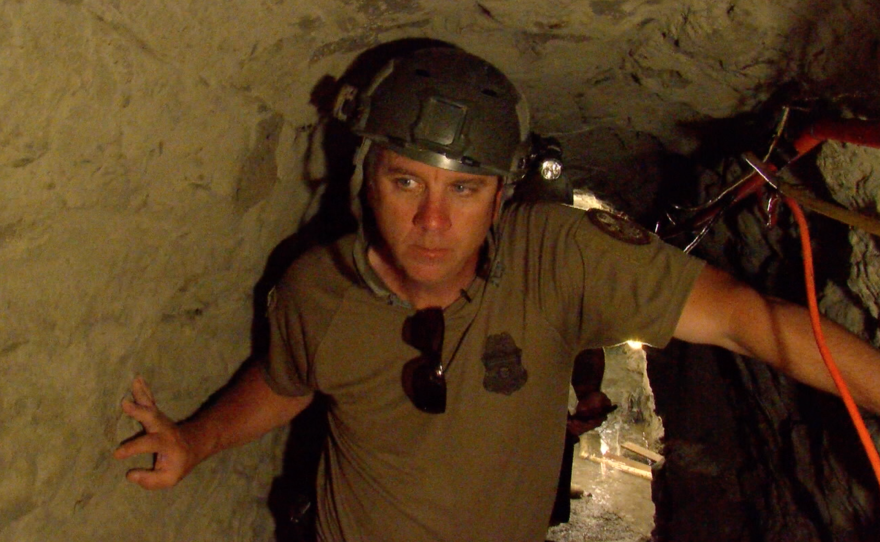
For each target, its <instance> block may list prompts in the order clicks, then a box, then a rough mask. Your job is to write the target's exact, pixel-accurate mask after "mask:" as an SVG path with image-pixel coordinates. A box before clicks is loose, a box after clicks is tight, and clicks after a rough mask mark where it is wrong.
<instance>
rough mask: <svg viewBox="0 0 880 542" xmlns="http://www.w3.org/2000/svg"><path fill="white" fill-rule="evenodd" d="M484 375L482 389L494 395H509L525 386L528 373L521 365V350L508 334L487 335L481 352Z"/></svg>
mask: <svg viewBox="0 0 880 542" xmlns="http://www.w3.org/2000/svg"><path fill="white" fill-rule="evenodd" d="M483 365H484V366H485V367H486V374H485V376H484V377H483V387H484V388H486V389H487V390H489V391H491V392H495V393H503V394H504V395H510V394H511V393H513V392H515V391H516V390H518V389H520V388H522V387H523V386H525V384H526V381H527V380H528V379H529V372H528V371H526V368H525V367H523V365H522V349H521V348H518V347H517V346H516V343H514V342H513V337H511V336H510V334H508V333H501V334H499V335H489V337H488V338H487V339H486V348H485V350H484V351H483Z"/></svg>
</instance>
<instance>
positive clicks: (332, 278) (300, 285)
mask: <svg viewBox="0 0 880 542" xmlns="http://www.w3.org/2000/svg"><path fill="white" fill-rule="evenodd" d="M355 237H356V236H355V235H354V234H351V235H346V236H344V237H341V238H340V239H338V240H336V241H334V242H332V243H329V244H321V245H315V246H313V247H311V248H309V249H308V250H306V251H305V252H303V253H302V254H301V255H299V256H298V257H296V258H295V259H294V260H293V262H292V263H291V264H290V266H288V268H287V271H286V272H285V273H284V275H283V277H282V279H281V281H280V282H279V286H280V287H282V288H284V289H288V290H291V291H293V292H299V293H303V292H308V291H311V290H313V289H321V290H327V289H336V288H344V287H348V286H350V285H352V284H353V283H356V282H358V280H359V279H358V274H357V270H356V268H355V265H354V261H353V260H354V258H353V250H354V242H355Z"/></svg>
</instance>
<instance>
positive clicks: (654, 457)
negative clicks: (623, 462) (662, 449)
mask: <svg viewBox="0 0 880 542" xmlns="http://www.w3.org/2000/svg"><path fill="white" fill-rule="evenodd" d="M622 446H623V447H624V448H626V449H627V450H629V451H631V452H633V453H636V454H639V455H640V456H642V457H647V458H648V459H650V460H651V461H654V462H656V463H659V462H661V461H663V456H662V455H660V454H658V453H657V452H654V451H652V450H649V449H647V448H645V447H644V446H639V445H638V444H636V443H634V442H624V443H623V445H622Z"/></svg>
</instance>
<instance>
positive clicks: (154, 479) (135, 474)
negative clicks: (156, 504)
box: [125, 469, 180, 490]
mask: <svg viewBox="0 0 880 542" xmlns="http://www.w3.org/2000/svg"><path fill="white" fill-rule="evenodd" d="M125 478H126V479H128V481H130V482H133V483H135V484H137V485H139V486H141V487H142V488H144V489H150V490H154V489H166V488H169V487H172V486H174V485H176V484H177V482H178V481H180V478H179V477H177V476H175V475H174V474H173V473H171V472H168V471H157V470H149V469H131V470H130V471H128V472H127V473H126V474H125Z"/></svg>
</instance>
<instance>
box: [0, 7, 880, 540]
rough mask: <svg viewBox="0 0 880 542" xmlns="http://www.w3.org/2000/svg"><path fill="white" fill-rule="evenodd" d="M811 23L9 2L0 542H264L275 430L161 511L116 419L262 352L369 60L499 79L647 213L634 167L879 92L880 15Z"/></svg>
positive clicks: (710, 16) (279, 437)
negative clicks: (259, 319) (288, 260)
mask: <svg viewBox="0 0 880 542" xmlns="http://www.w3.org/2000/svg"><path fill="white" fill-rule="evenodd" d="M816 4H817V5H814V3H812V2H806V1H802V0H787V1H786V2H778V3H775V5H774V6H770V5H767V4H766V3H765V2H760V1H757V0H754V1H742V2H733V1H731V2H726V3H718V2H715V1H711V0H704V1H689V2H681V1H656V0H652V1H636V2H631V1H627V2H623V1H613V0H612V1H598V0H594V1H587V0H573V1H571V0H570V1H565V2H561V3H556V4H554V5H553V6H550V4H548V3H546V2H539V1H537V0H532V1H522V2H506V1H501V0H485V1H482V2H470V1H468V2H463V1H456V2H448V1H440V0H433V1H427V0H425V1H415V0H385V1H365V0H332V1H326V2H306V1H303V0H287V1H285V0H271V1H270V0H249V1H245V2H234V3H230V2H212V3H205V2H168V1H162V0H152V1H129V2H119V1H117V0H56V1H48V2H42V1H40V2H38V1H34V0H10V1H6V2H3V3H2V4H0V269H2V274H0V306H2V309H3V310H2V311H0V368H2V375H3V378H2V380H0V412H2V423H0V473H2V475H0V540H3V541H16V542H22V541H25V542H29V541H40V542H46V541H54V540H78V539H89V540H108V541H110V540H112V541H117V540H122V539H125V540H131V541H138V540H145V541H146V540H150V541H152V540H192V541H197V540H218V539H219V540H267V539H270V538H271V536H272V534H271V533H272V530H273V528H274V526H273V524H272V521H271V518H270V517H269V513H268V511H267V510H266V498H267V497H266V496H267V493H268V489H269V486H270V484H271V481H272V478H273V476H274V475H275V474H277V472H278V469H279V464H280V454H281V453H282V450H283V445H284V437H285V435H284V433H283V432H276V433H272V434H270V435H267V436H266V437H265V438H263V439H261V440H260V441H258V442H256V443H253V444H250V445H248V446H245V447H243V448H241V449H239V450H235V451H229V452H226V453H223V454H221V455H219V456H217V457H215V458H212V459H210V460H209V461H208V462H206V463H205V464H204V465H202V466H200V467H199V468H198V469H197V470H196V471H194V472H193V473H192V475H191V476H190V477H189V478H188V479H186V480H185V481H184V482H183V483H182V484H181V485H180V486H179V487H177V488H175V489H173V490H170V491H161V492H155V493H150V492H144V491H142V490H140V489H138V488H136V487H133V486H132V485H130V484H128V483H127V482H125V481H124V479H123V475H124V473H125V471H126V469H127V468H130V467H132V466H135V465H144V464H146V463H145V461H144V460H141V461H127V462H124V463H118V462H115V461H113V460H112V459H111V457H110V453H111V451H112V450H113V449H114V448H115V446H116V445H117V444H118V443H119V442H120V441H121V440H123V439H125V438H127V437H129V436H131V435H132V434H134V433H135V432H136V431H137V430H138V429H139V428H138V426H137V424H135V423H133V422H131V421H130V420H128V419H125V418H123V417H122V416H121V414H120V410H119V402H120V400H121V399H122V398H123V397H124V396H125V395H126V393H127V390H128V386H129V385H130V382H131V380H132V378H133V377H134V376H135V375H138V374H140V375H144V376H145V377H146V379H147V380H148V381H149V383H150V384H151V385H152V387H153V390H154V393H155V395H156V398H157V400H158V402H159V404H160V406H161V407H162V408H163V409H165V410H166V411H167V412H168V414H169V415H171V416H172V417H175V418H180V417H183V416H186V415H187V414H189V413H190V412H192V411H193V409H195V408H196V407H197V406H198V405H199V404H201V403H202V401H204V400H205V398H206V397H207V396H208V395H209V394H210V393H211V392H212V391H213V390H215V389H216V388H217V387H218V386H220V385H222V384H223V383H224V382H225V381H226V380H227V379H228V378H229V376H230V375H231V374H232V372H233V371H234V370H235V368H236V367H238V365H239V364H240V363H241V362H242V361H243V360H244V359H246V358H247V357H248V356H249V355H250V353H251V344H250V341H251V320H252V317H253V315H254V306H253V305H254V296H253V295H254V294H253V289H254V286H255V284H256V283H257V281H258V279H259V278H260V277H261V275H262V274H263V272H264V268H265V266H266V262H267V258H268V256H269V254H270V253H271V252H272V250H273V249H274V248H275V247H276V246H277V245H278V244H279V243H280V242H281V241H282V240H283V239H284V238H285V237H286V236H288V235H290V234H291V233H292V232H294V231H295V230H296V229H297V227H298V225H299V220H300V218H301V216H302V215H303V213H304V210H305V209H306V207H307V206H308V205H309V203H310V202H311V201H312V200H313V199H314V197H315V194H316V189H317V187H318V186H320V178H321V176H322V174H323V172H324V169H325V168H324V166H323V164H322V161H321V158H322V156H321V153H320V148H321V147H320V145H319V144H318V142H317V138H318V135H319V134H320V130H318V129H317V128H316V126H318V125H319V122H318V121H319V116H318V113H317V111H316V108H315V106H314V104H313V103H312V102H314V97H313V93H314V91H315V90H316V88H317V87H318V83H319V82H320V81H321V80H322V78H323V77H325V76H330V77H339V76H340V75H341V74H342V73H343V71H344V70H345V68H346V67H347V66H348V65H349V63H350V62H351V61H352V60H353V59H354V58H355V57H356V55H358V54H359V53H361V52H363V51H364V50H366V49H368V48H370V47H372V46H375V45H377V44H379V43H384V42H388V41H391V40H395V39H399V38H404V37H420V38H425V37H427V38H435V39H443V40H447V41H450V42H453V43H456V44H458V45H462V46H464V47H465V48H467V49H469V50H471V51H472V52H475V53H477V54H481V55H483V56H485V57H487V58H489V59H490V60H492V61H493V62H495V63H496V64H497V65H498V66H499V67H501V68H502V69H503V70H505V71H506V72H508V73H509V74H510V75H511V76H512V78H513V79H514V80H515V81H516V82H517V83H518V84H519V85H520V86H521V88H522V89H523V92H524V93H525V94H526V96H527V97H528V99H529V101H530V102H531V105H532V110H533V114H534V117H535V127H536V129H538V130H539V131H541V132H543V133H545V134H554V135H557V136H558V137H560V139H562V140H563V141H564V143H565V144H566V145H567V148H568V151H567V153H568V154H567V156H568V157H569V161H570V163H571V165H572V169H571V172H572V176H573V178H575V180H576V181H578V182H580V183H581V184H592V185H594V186H595V187H596V188H597V189H598V190H599V191H600V192H602V193H603V194H604V195H607V196H611V197H617V198H618V199H620V200H621V202H620V203H621V207H622V208H624V210H626V211H628V212H630V213H632V214H634V215H638V214H639V213H640V212H641V211H640V207H639V204H641V203H646V202H651V201H653V199H654V198H655V197H656V195H657V189H656V188H652V187H654V186H655V185H654V183H653V182H646V179H647V180H650V177H651V176H654V175H656V174H657V173H658V171H659V170H657V169H656V168H653V167H652V166H650V164H652V163H653V162H651V161H650V160H646V161H643V162H639V161H637V160H636V161H632V160H631V159H632V158H633V157H637V158H638V157H642V158H644V157H646V156H649V155H655V154H657V153H658V152H661V151H662V152H667V151H671V152H677V153H687V152H689V151H690V150H692V149H694V148H696V146H697V144H698V142H699V133H698V132H697V131H694V130H693V129H692V127H693V126H696V125H698V124H699V123H700V122H703V121H706V120H711V119H719V118H725V117H728V116H731V115H735V114H737V113H739V112H741V111H743V110H748V109H750V108H753V107H754V106H755V105H756V104H757V103H760V102H761V101H762V100H763V99H765V98H766V97H767V96H769V95H770V94H771V93H772V90H773V89H774V88H775V86H776V85H777V84H779V83H780V82H782V81H786V80H788V79H790V78H792V77H795V76H799V75H801V76H804V77H806V78H808V79H810V80H811V81H825V80H826V79H835V80H839V77H838V76H839V74H840V73H841V72H842V71H844V67H845V68H846V69H847V70H853V69H855V70H856V71H857V72H859V73H868V72H867V71H865V70H861V71H859V69H860V68H864V67H865V66H868V67H873V68H874V69H876V66H877V52H876V51H877V50H876V43H877V42H876V36H873V35H872V34H871V32H875V29H876V28H878V27H880V25H877V24H876V13H875V11H871V10H870V6H871V2H869V1H867V0H865V1H856V2H846V3H843V4H842V5H836V6H833V7H825V6H822V5H818V3H816ZM872 29H874V30H872ZM872 44H874V45H873V46H872ZM872 47H873V49H872ZM872 51H873V52H872ZM847 73H850V72H847ZM847 81H848V83H849V84H851V85H853V84H856V83H855V82H853V81H852V80H850V79H848V80H847ZM634 163H635V164H639V163H644V164H648V165H646V166H645V167H629V166H627V165H626V164H634ZM626 183H630V184H629V185H628V186H630V187H631V188H630V189H627V188H626V186H627V184H626ZM633 195H638V197H634V196H633ZM871 295H872V296H873V293H872V294H871ZM874 299H876V298H874V297H872V298H870V299H869V302H870V303H875V301H873V300H874Z"/></svg>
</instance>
